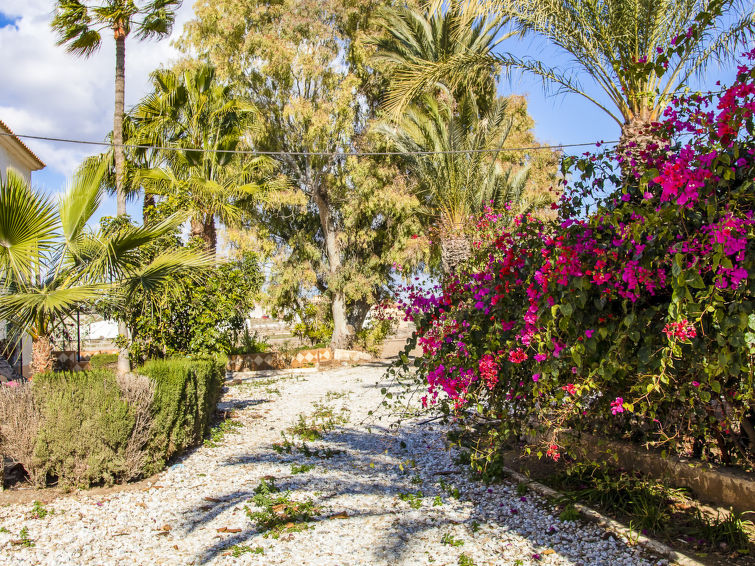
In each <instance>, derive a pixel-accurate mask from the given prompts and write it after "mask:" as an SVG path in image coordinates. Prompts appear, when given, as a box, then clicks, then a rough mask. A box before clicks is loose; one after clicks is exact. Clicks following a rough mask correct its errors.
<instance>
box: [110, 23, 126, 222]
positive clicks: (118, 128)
mask: <svg viewBox="0 0 755 566" xmlns="http://www.w3.org/2000/svg"><path fill="white" fill-rule="evenodd" d="M114 36H115V111H114V112H113V144H114V145H115V148H114V149H115V192H116V202H117V213H118V216H123V215H124V214H126V192H125V188H124V170H125V167H126V153H125V151H124V149H123V114H124V105H125V96H126V34H125V32H124V30H123V28H122V27H120V26H119V27H116V29H115V31H114Z"/></svg>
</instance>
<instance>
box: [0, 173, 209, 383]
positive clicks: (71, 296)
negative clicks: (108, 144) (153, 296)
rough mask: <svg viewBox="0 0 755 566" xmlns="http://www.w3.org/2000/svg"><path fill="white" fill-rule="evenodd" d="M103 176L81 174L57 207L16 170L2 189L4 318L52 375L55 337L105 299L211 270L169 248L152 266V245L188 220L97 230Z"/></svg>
mask: <svg viewBox="0 0 755 566" xmlns="http://www.w3.org/2000/svg"><path fill="white" fill-rule="evenodd" d="M103 173H104V167H101V168H99V170H97V171H89V172H87V173H80V174H78V175H77V176H76V177H75V178H74V180H73V183H72V185H71V186H70V188H69V189H68V190H67V192H66V193H65V194H64V195H63V196H62V197H61V198H60V201H59V203H58V204H57V206H55V205H54V204H53V203H51V202H50V200H48V199H47V198H46V197H44V196H43V195H40V194H38V193H36V192H35V191H33V190H32V189H31V188H30V187H29V185H28V184H27V183H26V181H25V180H24V179H23V178H21V177H20V176H18V175H17V174H15V173H14V172H13V171H12V170H9V171H8V174H7V180H6V181H5V182H3V183H0V239H2V242H3V245H2V246H0V277H1V278H2V291H1V292H0V319H5V320H8V321H10V322H11V325H12V327H13V328H15V329H16V331H17V332H18V334H19V336H20V334H21V333H23V332H26V333H28V334H29V335H30V336H31V338H32V351H33V354H32V373H39V372H43V371H48V370H50V369H52V341H51V336H52V335H53V332H54V331H55V330H56V329H57V328H58V327H59V326H60V325H62V324H64V322H65V320H66V318H67V317H69V316H70V315H71V313H72V312H74V311H76V310H77V309H79V308H81V307H82V306H85V305H87V304H89V303H91V302H92V301H94V300H96V299H98V298H101V297H103V296H105V295H110V296H115V297H116V298H117V299H119V300H123V301H127V300H128V298H129V297H130V296H131V294H132V293H134V292H135V291H136V290H139V289H142V290H146V291H147V292H151V291H154V290H155V289H156V288H157V287H159V286H160V285H161V284H162V283H164V282H165V281H166V280H167V279H168V278H169V277H170V276H172V275H175V274H179V273H182V272H185V271H187V270H188V271H189V272H191V273H195V272H196V271H197V270H198V269H202V268H204V267H206V266H208V265H210V264H211V261H210V259H209V258H208V257H207V256H204V255H202V254H196V253H193V252H190V251H186V250H178V251H176V250H168V251H164V252H162V253H160V254H158V255H157V256H156V257H154V258H152V259H151V260H149V261H147V260H145V256H144V254H143V253H142V249H143V247H144V246H146V245H148V244H150V243H152V242H154V241H155V240H156V239H158V238H161V237H162V236H164V235H165V234H168V233H170V232H172V231H174V230H175V229H176V228H177V227H178V226H179V225H180V224H181V222H182V221H183V218H182V217H179V216H173V217H170V218H168V219H166V220H165V221H163V222H160V223H156V224H152V225H145V226H133V225H128V224H125V225H123V226H122V227H120V228H117V229H111V230H103V229H97V230H94V229H91V228H89V227H88V225H87V224H88V222H89V221H90V220H91V218H92V216H93V214H94V213H95V212H96V210H97V208H98V206H99V203H100V200H101V197H102V183H101V176H102V175H103Z"/></svg>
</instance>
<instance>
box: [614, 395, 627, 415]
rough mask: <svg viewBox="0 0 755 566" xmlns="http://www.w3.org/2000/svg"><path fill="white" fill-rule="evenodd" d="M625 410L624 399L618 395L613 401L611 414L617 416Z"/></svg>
mask: <svg viewBox="0 0 755 566" xmlns="http://www.w3.org/2000/svg"><path fill="white" fill-rule="evenodd" d="M623 412H624V399H622V398H621V397H616V400H615V401H611V414H612V415H614V416H616V415H618V414H619V413H623Z"/></svg>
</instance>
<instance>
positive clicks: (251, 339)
mask: <svg viewBox="0 0 755 566" xmlns="http://www.w3.org/2000/svg"><path fill="white" fill-rule="evenodd" d="M270 348H271V346H270V343H269V342H268V341H267V339H266V338H265V337H264V336H262V337H260V336H259V334H257V331H254V332H253V333H252V332H249V329H248V328H247V327H246V326H244V332H243V333H242V334H241V338H240V340H239V341H238V342H237V343H236V344H233V345H232V346H231V349H230V351H229V352H228V353H229V354H261V353H264V352H269V351H270Z"/></svg>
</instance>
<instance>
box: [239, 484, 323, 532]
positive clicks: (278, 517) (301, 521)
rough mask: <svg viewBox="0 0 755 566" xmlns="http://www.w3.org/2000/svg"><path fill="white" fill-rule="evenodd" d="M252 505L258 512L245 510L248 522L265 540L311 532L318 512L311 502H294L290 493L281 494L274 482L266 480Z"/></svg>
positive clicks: (259, 487) (257, 488)
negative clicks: (289, 534) (307, 530)
mask: <svg viewBox="0 0 755 566" xmlns="http://www.w3.org/2000/svg"><path fill="white" fill-rule="evenodd" d="M254 493H255V495H254V497H253V498H252V502H253V503H254V506H255V507H256V508H257V510H256V511H255V510H253V509H252V508H250V507H249V506H244V510H245V511H246V514H247V516H248V517H249V519H250V520H251V521H252V522H253V523H255V525H256V527H257V529H259V530H260V531H262V532H264V533H265V536H266V537H267V536H272V537H273V538H278V537H279V536H280V535H281V533H283V532H298V531H302V530H305V529H306V528H308V525H307V524H306V523H309V522H310V521H312V520H313V519H314V517H315V516H316V515H317V513H318V512H319V509H318V508H317V507H316V506H315V504H314V502H313V501H311V500H309V499H308V500H306V501H304V502H297V501H292V500H291V498H290V492H285V493H280V490H279V489H278V487H277V486H276V485H275V482H274V480H271V481H268V480H265V479H263V480H262V481H261V482H260V484H259V485H258V486H257V487H256V488H255V489H254Z"/></svg>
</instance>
